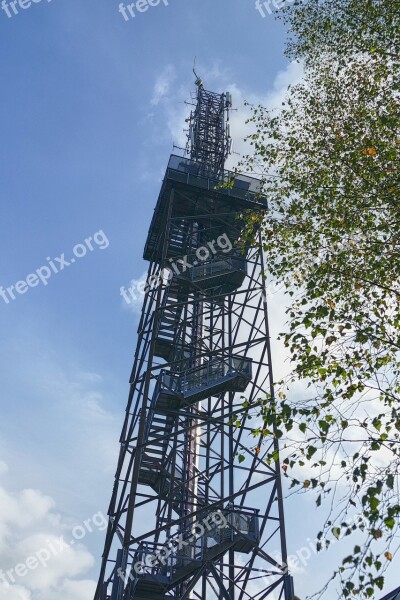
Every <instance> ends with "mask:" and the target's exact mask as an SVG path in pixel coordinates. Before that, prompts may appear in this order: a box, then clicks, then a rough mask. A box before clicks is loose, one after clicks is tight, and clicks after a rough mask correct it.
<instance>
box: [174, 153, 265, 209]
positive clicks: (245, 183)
mask: <svg viewBox="0 0 400 600" xmlns="http://www.w3.org/2000/svg"><path fill="white" fill-rule="evenodd" d="M174 175H175V176H174ZM182 175H183V177H182ZM167 176H170V177H171V178H172V179H178V180H179V181H184V182H185V183H187V184H189V185H195V186H197V187H202V188H205V189H207V190H209V191H211V190H216V191H219V192H221V193H224V194H227V195H228V196H235V197H237V198H244V199H246V200H253V201H255V200H256V196H258V198H257V200H258V202H260V203H261V204H265V205H266V203H267V201H266V198H265V197H263V196H262V195H261V196H260V194H261V191H262V185H261V181H260V180H259V179H256V178H255V177H249V176H248V175H242V174H238V173H234V172H233V171H224V172H223V176H222V177H221V178H220V179H215V178H213V177H212V176H210V175H208V174H207V172H205V171H204V165H203V164H201V163H198V162H196V161H193V160H190V159H189V158H183V157H182V156H176V155H175V154H172V155H171V157H170V159H169V163H168V168H167ZM224 184H226V185H224Z"/></svg>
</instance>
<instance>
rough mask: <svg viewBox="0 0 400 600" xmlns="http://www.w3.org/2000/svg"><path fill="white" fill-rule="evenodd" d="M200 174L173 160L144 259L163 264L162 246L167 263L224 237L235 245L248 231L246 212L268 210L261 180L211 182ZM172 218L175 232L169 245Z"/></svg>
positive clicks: (226, 176) (192, 165) (190, 164)
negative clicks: (245, 231)
mask: <svg viewBox="0 0 400 600" xmlns="http://www.w3.org/2000/svg"><path fill="white" fill-rule="evenodd" d="M202 169H203V166H202V165H201V164H199V163H197V162H195V161H193V160H190V159H188V158H183V157H181V156H176V155H172V156H171V157H170V160H169V163H168V167H167V170H166V173H165V177H164V180H163V183H162V187H161V191H160V195H159V197H158V201H157V205H156V208H155V211H154V215H153V219H152V222H151V225H150V230H149V234H148V237H147V241H146V245H145V249H144V255H143V256H144V259H145V260H149V261H154V262H160V261H161V260H162V258H163V247H164V242H166V247H167V249H166V254H167V256H166V257H165V258H173V257H177V256H183V255H185V254H190V253H191V252H192V251H194V250H196V249H197V248H199V247H200V246H201V245H204V244H205V243H207V242H209V241H212V240H215V239H217V237H218V236H219V235H223V234H224V233H225V234H229V237H230V240H231V241H232V242H234V241H236V240H238V239H239V237H240V233H241V231H242V230H243V227H244V223H243V221H242V220H240V219H238V215H239V214H240V213H242V212H243V211H245V210H248V209H252V210H265V209H266V208H267V200H266V198H265V196H262V194H261V182H260V180H258V179H256V178H254V177H250V176H248V175H241V174H237V173H234V172H233V171H224V172H223V175H222V176H221V178H220V179H212V178H210V176H208V175H207V174H206V173H204V172H203V171H202ZM171 192H174V194H173V195H172V194H171ZM171 201H172V205H171V207H170V206H169V205H170V202H171ZM169 209H170V211H169ZM168 216H169V218H170V219H171V222H172V223H173V227H171V231H170V232H169V239H168V240H167V241H166V240H165V233H166V231H165V224H166V223H167V221H168ZM194 225H195V226H196V227H195V228H194V227H193V226H194Z"/></svg>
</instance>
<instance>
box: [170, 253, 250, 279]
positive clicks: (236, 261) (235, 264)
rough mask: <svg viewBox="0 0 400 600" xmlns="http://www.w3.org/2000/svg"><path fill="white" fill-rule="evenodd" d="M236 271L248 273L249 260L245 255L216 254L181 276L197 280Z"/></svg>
mask: <svg viewBox="0 0 400 600" xmlns="http://www.w3.org/2000/svg"><path fill="white" fill-rule="evenodd" d="M189 258H190V257H189ZM234 271H241V272H242V273H244V274H246V273H247V261H246V258H245V257H244V256H215V257H213V258H212V259H211V260H209V261H207V262H204V263H202V264H200V265H197V266H194V267H192V268H191V269H188V270H187V271H185V272H184V273H182V274H181V275H179V277H180V278H182V279H188V280H190V281H193V282H195V281H196V280H198V279H205V278H207V277H213V276H216V275H223V274H225V273H228V274H229V273H232V272H234Z"/></svg>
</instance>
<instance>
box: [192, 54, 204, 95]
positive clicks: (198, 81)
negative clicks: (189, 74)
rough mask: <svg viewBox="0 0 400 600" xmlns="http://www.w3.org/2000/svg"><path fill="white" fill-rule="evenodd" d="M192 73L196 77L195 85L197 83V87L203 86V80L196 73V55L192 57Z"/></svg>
mask: <svg viewBox="0 0 400 600" xmlns="http://www.w3.org/2000/svg"><path fill="white" fill-rule="evenodd" d="M193 73H194V76H195V77H196V85H197V87H198V88H202V87H203V81H202V80H201V79H200V77H199V76H198V75H197V73H196V57H194V62H193Z"/></svg>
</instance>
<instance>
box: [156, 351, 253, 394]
mask: <svg viewBox="0 0 400 600" xmlns="http://www.w3.org/2000/svg"><path fill="white" fill-rule="evenodd" d="M252 364H253V361H252V359H251V358H245V357H243V356H237V355H231V356H225V357H218V358H215V359H213V360H210V361H208V362H206V363H204V364H203V365H200V366H198V367H192V368H191V369H187V370H186V371H184V372H183V373H182V374H179V375H178V374H173V373H168V372H167V371H162V372H161V374H160V380H159V381H160V385H161V387H162V388H163V389H164V390H168V391H170V392H171V393H173V394H178V395H181V394H184V393H185V392H188V391H190V390H192V389H195V388H202V387H211V386H212V385H213V384H214V383H217V382H218V380H220V379H224V378H225V377H228V376H229V375H235V374H237V375H243V376H244V377H246V379H249V380H251V378H252Z"/></svg>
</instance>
